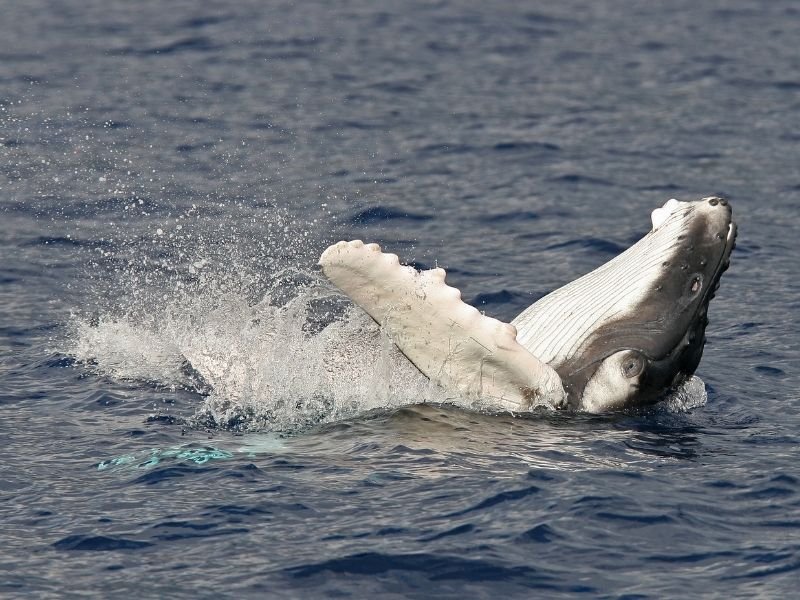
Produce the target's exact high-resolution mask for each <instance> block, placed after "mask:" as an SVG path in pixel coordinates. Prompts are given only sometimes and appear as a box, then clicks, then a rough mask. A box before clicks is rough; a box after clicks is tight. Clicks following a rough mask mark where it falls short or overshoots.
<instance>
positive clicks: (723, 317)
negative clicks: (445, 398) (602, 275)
mask: <svg viewBox="0 0 800 600" xmlns="http://www.w3.org/2000/svg"><path fill="white" fill-rule="evenodd" d="M798 39H800V9H798V7H797V6H796V3H794V2H790V1H789V0H776V1H774V2H769V3H761V2H755V1H752V2H749V1H745V0H737V1H724V2H723V1H721V0H720V1H717V2H689V1H676V2H669V3H658V4H656V3H645V2H627V3H621V2H607V1H601V2H594V1H592V2H589V1H578V0H575V1H566V2H559V3H528V4H526V5H523V3H519V2H495V3H491V5H490V4H489V3H483V2H464V3H456V2H446V1H443V2H420V3H412V2H406V3H395V2H374V1H363V2H360V1H346V2H338V3H335V5H334V4H329V3H325V2H297V3H295V2H256V1H241V2H203V3H195V2H188V1H178V2H171V3H168V4H165V3H162V2H136V3H131V2H121V1H115V2H99V1H91V2H86V1H84V2H75V1H68V2H59V3H52V2H44V1H43V0H33V1H24V2H23V1H18V2H17V1H12V2H10V3H5V4H4V8H3V17H2V19H0V219H1V220H0V223H2V226H0V256H1V257H2V260H0V382H1V383H2V385H0V447H1V448H2V450H3V456H2V463H0V464H2V466H1V467H0V523H2V528H1V529H0V531H2V533H0V541H2V543H1V544H0V595H3V596H4V597H59V596H70V595H72V596H85V595H94V596H98V597H111V596H123V595H133V594H135V595H137V596H144V597H186V598H198V597H211V596H214V597H227V596H230V597H285V598H300V597H302V598H313V597H354V598H366V597H382V598H390V597H396V598H402V597H411V598H428V597H439V598H465V597H467V598H480V597H487V598H488V597H492V598H494V597H502V596H510V597H559V596H560V597H572V596H575V595H584V596H587V597H627V598H633V597H636V598H645V597H654V598H655V597H685V596H687V595H688V596H699V595H703V596H705V597H725V598H729V597H752V596H755V595H759V596H761V597H776V598H777V597H790V596H792V595H794V594H796V593H797V585H798V581H800V470H799V469H798V442H800V433H798V432H800V392H798V384H800V376H799V373H800V368H799V367H800V344H798V339H800V337H799V335H798V334H800V331H799V330H800V328H799V327H798V324H797V323H798V319H799V318H800V302H799V301H798V297H800V285H799V284H798V278H799V277H800V267H799V266H798V264H799V263H798V251H797V230H798V227H800V210H799V209H800V167H798V165H800V54H798V52H797V40H798ZM710 194H721V195H724V196H726V197H728V198H729V199H730V200H731V202H732V205H733V207H734V216H735V218H736V220H737V221H738V224H739V230H740V233H739V243H738V247H737V249H736V251H735V252H734V255H733V257H732V266H731V269H730V271H729V272H728V273H726V274H725V276H724V277H723V281H722V287H721V289H720V292H719V294H718V297H717V298H716V299H715V300H714V302H713V303H712V306H711V310H710V317H711V325H710V326H709V331H708V337H709V343H708V345H707V347H706V352H705V356H704V358H703V362H702V363H701V365H700V369H699V371H698V375H699V376H700V377H701V378H702V380H703V381H704V382H705V384H706V388H707V393H708V399H707V402H705V403H702V402H700V403H698V405H696V406H693V407H692V406H684V407H683V408H675V407H672V408H670V407H659V408H656V409H653V410H649V411H646V412H644V413H636V414H627V415H625V414H623V415H610V416H600V417H588V416H581V415H571V416H570V415H563V414H540V415H535V416H533V417H529V418H513V417H510V416H491V415H485V414H480V413H476V412H473V411H469V410H464V409H462V408H458V407H454V406H443V405H439V404H435V403H434V404H424V405H416V406H403V405H408V404H414V403H415V402H418V401H420V400H424V399H426V398H427V397H428V396H427V394H429V393H430V392H431V391H430V390H426V389H424V387H419V386H417V387H415V385H417V384H418V383H419V382H418V381H417V380H414V379H413V377H412V378H410V379H409V377H407V374H403V373H401V372H398V371H397V369H396V367H395V366H394V363H393V362H392V357H391V349H390V348H387V347H385V344H384V345H381V344H379V345H378V346H377V347H376V346H372V347H370V345H369V344H368V343H367V341H365V340H366V338H368V337H369V335H371V334H370V331H371V330H370V324H369V322H368V321H366V320H363V319H361V320H360V319H359V316H358V315H357V314H354V313H352V312H348V309H347V305H346V303H345V302H343V301H342V299H341V298H340V297H337V296H336V295H335V294H334V293H333V291H332V290H331V289H330V288H329V287H326V285H325V283H324V282H323V281H322V280H321V279H320V278H319V275H318V272H317V270H316V267H315V261H316V258H317V256H318V255H319V253H320V251H321V250H322V249H324V248H325V247H326V246H327V245H328V244H329V243H332V242H334V241H337V240H338V239H343V238H355V237H358V238H362V239H368V240H371V241H377V242H380V243H381V244H382V245H383V246H384V247H385V248H387V249H388V250H391V251H394V252H397V253H398V254H400V255H401V256H402V257H403V258H404V259H405V260H406V261H409V262H412V263H413V264H417V265H419V266H426V267H429V266H432V265H435V264H438V265H441V266H445V267H446V268H447V269H448V272H449V275H448V282H449V283H450V284H451V285H455V286H457V287H460V288H461V289H462V291H463V295H464V298H465V299H467V300H469V301H471V302H473V303H475V304H477V305H480V307H481V308H482V309H483V310H485V311H486V312H487V313H488V314H491V315H493V316H496V317H498V318H502V319H511V318H513V317H514V316H515V315H516V314H517V313H518V312H519V311H521V310H522V309H523V308H525V307H526V306H527V305H528V304H529V303H531V302H532V301H533V300H535V299H536V298H538V297H540V296H541V295H543V294H544V293H546V292H547V291H549V290H551V289H553V288H555V287H557V286H559V285H561V284H563V283H565V282H567V281H569V280H571V279H573V278H575V277H577V276H578V275H580V274H583V273H584V272H586V271H588V270H590V269H592V268H594V267H596V266H597V265H599V264H601V263H603V262H605V261H606V260H608V259H609V258H610V257H612V256H614V255H615V254H616V253H618V252H619V251H621V250H622V249H624V248H625V247H627V246H628V245H629V244H630V243H632V242H633V241H635V240H636V239H638V238H639V237H640V236H641V235H642V234H643V233H644V232H645V231H647V229H648V228H649V213H650V211H651V210H653V209H654V208H655V207H657V206H660V205H661V204H662V203H663V202H664V201H665V200H667V199H668V198H671V197H677V198H679V199H684V200H689V199H695V198H698V197H701V196H706V195H710ZM331 349H335V350H336V353H335V355H336V356H340V355H341V356H344V357H345V358H347V359H348V360H349V361H350V362H347V364H345V365H343V366H342V367H341V368H339V369H332V370H330V371H325V372H326V373H329V374H330V373H332V376H329V377H328V379H326V378H324V377H322V375H321V373H322V371H323V369H322V366H321V365H322V364H323V363H324V360H325V359H326V357H329V356H331V355H332V354H333V353H332V351H331ZM347 349H351V350H352V351H351V352H349V353H348V350H347ZM187 359H188V360H187ZM359 361H361V362H359ZM345 362H346V361H345ZM354 365H355V366H354Z"/></svg>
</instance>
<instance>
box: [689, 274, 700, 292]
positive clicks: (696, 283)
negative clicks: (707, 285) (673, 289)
mask: <svg viewBox="0 0 800 600" xmlns="http://www.w3.org/2000/svg"><path fill="white" fill-rule="evenodd" d="M702 289H703V276H702V275H701V274H700V273H695V274H694V275H692V277H691V279H689V286H688V292H689V295H690V296H695V295H697V293H698V292H699V291H700V290H702Z"/></svg>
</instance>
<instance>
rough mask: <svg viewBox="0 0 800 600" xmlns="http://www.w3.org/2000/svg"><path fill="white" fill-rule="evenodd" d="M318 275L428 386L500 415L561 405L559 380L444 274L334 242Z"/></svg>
mask: <svg viewBox="0 0 800 600" xmlns="http://www.w3.org/2000/svg"><path fill="white" fill-rule="evenodd" d="M319 264H320V266H322V270H323V272H324V273H325V275H326V276H327V277H328V279H330V280H331V281H332V282H333V283H334V284H335V285H336V286H337V287H339V288H340V289H341V290H342V291H343V292H344V293H345V294H347V295H348V296H349V297H350V298H351V299H352V300H353V302H355V303H356V304H358V305H359V306H360V307H361V308H363V309H364V310H365V311H366V312H367V313H368V314H369V315H370V316H371V317H372V318H373V319H375V320H376V321H377V322H378V323H379V324H380V325H381V326H382V327H383V328H384V329H385V330H386V331H387V332H388V334H389V337H390V338H391V339H392V341H393V342H394V343H395V344H396V345H397V347H398V348H400V350H401V351H402V352H403V354H405V355H406V356H407V357H408V359H409V360H411V362H412V363H414V364H415V365H416V367H417V368H418V369H419V370H420V371H422V373H424V374H425V375H426V376H427V377H428V378H429V379H431V380H432V381H434V382H435V383H438V384H440V385H442V386H443V387H444V388H445V389H448V390H451V391H453V392H455V393H457V394H459V395H460V396H463V397H467V398H482V399H485V400H490V401H494V402H495V403H496V404H497V405H498V406H499V407H500V408H502V409H505V410H513V411H518V410H528V409H530V408H532V407H534V406H539V405H547V406H551V407H553V406H555V407H558V406H561V405H562V404H563V402H564V390H563V387H562V385H561V379H560V377H559V376H558V374H557V373H556V372H555V371H554V370H553V369H552V368H551V367H550V366H549V365H547V364H545V363H543V362H542V361H540V360H538V359H537V358H536V357H535V356H533V355H532V354H531V353H530V352H528V351H527V350H526V349H525V348H523V347H522V346H521V345H520V344H519V343H518V342H517V340H516V335H517V331H516V328H515V327H514V326H513V325H510V324H508V323H503V322H501V321H498V320H497V319H493V318H491V317H487V316H485V315H483V314H481V313H480V312H479V311H478V310H477V309H476V308H474V307H472V306H469V305H468V304H465V303H464V302H462V301H461V292H459V291H458V290H457V289H456V288H453V287H450V286H448V285H447V284H446V283H445V282H444V279H445V271H444V270H443V269H431V270H429V271H422V272H419V271H417V270H416V269H414V268H413V267H409V266H402V265H400V262H399V260H398V258H397V256H396V255H395V254H384V253H382V252H381V249H380V247H379V246H378V245H377V244H367V245H365V244H364V243H363V242H361V241H358V240H356V241H352V242H339V243H338V244H334V245H333V246H331V247H329V248H328V249H327V250H325V252H324V253H323V254H322V256H321V257H320V260H319Z"/></svg>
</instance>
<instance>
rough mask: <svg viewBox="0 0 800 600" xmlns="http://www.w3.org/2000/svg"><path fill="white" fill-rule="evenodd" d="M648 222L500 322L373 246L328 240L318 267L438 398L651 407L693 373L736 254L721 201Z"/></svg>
mask: <svg viewBox="0 0 800 600" xmlns="http://www.w3.org/2000/svg"><path fill="white" fill-rule="evenodd" d="M651 220H652V229H651V230H650V231H649V232H648V233H647V234H646V235H645V236H644V237H643V238H642V239H641V240H639V241H638V242H637V243H636V244H634V245H633V246H631V247H630V248H628V249H627V250H625V251H624V252H622V253H621V254H620V255H618V256H616V257H615V258H613V259H611V260H610V261H608V262H607V263H605V264H603V265H601V266H600V267H598V268H597V269H595V270H594V271H591V272H590V273H588V274H586V275H583V276H582V277H579V278H578V279H576V280H574V281H572V282H570V283H568V284H566V285H565V286H563V287H561V288H559V289H557V290H555V291H553V292H551V293H550V294H548V295H546V296H544V297H543V298H541V299H540V300H538V301H537V302H536V303H534V304H532V305H531V306H530V307H528V308H527V309H526V310H524V311H523V312H522V313H521V314H520V315H519V316H517V317H516V318H515V319H514V320H512V321H511V323H503V322H501V321H499V320H497V319H494V318H492V317H489V316H486V315H484V314H482V313H481V312H480V311H478V310H477V309H476V308H474V307H472V306H469V305H468V304H466V303H464V302H462V300H461V293H460V292H459V290H457V289H456V288H453V287H450V286H448V285H447V284H446V283H445V276H446V273H445V271H444V270H443V269H440V268H435V269H430V270H426V271H417V270H416V269H414V268H413V267H410V266H403V265H401V264H400V261H399V258H398V257H397V256H396V255H394V254H388V253H384V252H382V251H381V248H380V247H379V246H378V245H377V244H364V243H363V242H362V241H360V240H354V241H342V242H339V243H337V244H334V245H332V246H330V247H329V248H328V249H327V250H325V252H323V254H322V256H321V257H320V260H319V265H320V266H321V267H322V270H323V273H324V274H325V276H326V277H327V278H328V279H329V280H330V281H331V282H332V283H333V284H334V285H336V286H337V287H338V288H339V289H340V290H342V291H343V292H344V293H345V294H346V295H347V296H348V297H349V298H350V299H351V300H352V301H353V302H354V303H355V304H357V305H358V306H360V307H361V308H362V309H364V311H366V312H367V313H368V314H369V315H370V316H371V317H372V318H373V319H374V320H375V321H377V322H378V324H379V325H380V326H381V328H382V329H383V330H384V331H385V332H386V333H387V334H388V336H389V338H390V339H391V340H392V342H393V343H394V344H395V345H396V346H397V347H398V348H399V349H400V351H401V352H402V353H403V354H404V355H405V357H406V358H408V360H410V361H411V363H413V364H414V365H415V366H416V368H417V369H419V371H421V372H422V373H423V374H424V375H425V376H426V377H428V378H429V379H430V380H431V381H433V382H434V383H436V384H438V385H440V386H441V387H443V388H444V389H445V390H446V391H447V392H448V393H453V394H456V395H458V396H460V397H465V398H475V399H481V400H483V401H485V402H488V404H489V406H490V407H493V408H496V409H498V410H504V411H511V412H524V411H529V410H532V409H533V408H536V407H539V406H547V407H550V408H554V409H568V410H574V411H585V412H593V413H599V412H605V411H609V410H616V409H621V408H626V407H631V406H640V405H648V404H652V403H655V402H657V401H658V400H660V399H662V398H664V397H665V396H666V395H667V394H668V392H669V391H670V390H672V389H675V388H676V387H677V386H679V385H681V384H682V383H683V382H684V381H685V380H686V379H687V378H689V377H690V376H691V375H692V374H693V373H694V372H695V370H696V369H697V366H698V364H699V362H700V358H701V356H702V353H703V346H704V345H705V330H706V325H708V316H707V315H708V305H709V302H710V301H711V299H712V298H713V297H714V294H715V292H716V290H717V288H718V287H719V282H720V278H721V276H722V273H723V272H724V271H725V270H726V269H727V268H728V266H729V264H730V254H731V251H732V250H733V248H734V246H735V239H736V224H735V223H734V222H733V220H732V213H731V207H730V204H729V203H728V202H727V201H726V200H725V199H724V198H720V197H717V196H711V197H707V198H702V199H701V200H696V201H691V202H679V201H678V200H675V199H672V200H669V201H667V202H666V203H665V204H664V205H663V206H662V207H661V208H657V209H656V210H654V211H653V212H652V215H651Z"/></svg>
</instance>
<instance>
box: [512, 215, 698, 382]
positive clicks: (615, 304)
mask: <svg viewBox="0 0 800 600" xmlns="http://www.w3.org/2000/svg"><path fill="white" fill-rule="evenodd" d="M667 206H670V208H672V206H671V205H669V204H668V205H665V208H666V207H667ZM658 210H662V211H663V210H664V209H658ZM657 216H658V218H659V221H658V223H659V227H658V228H657V229H658V233H657V235H656V232H655V231H651V232H650V233H648V234H647V235H646V236H645V237H643V238H642V239H641V240H639V241H638V242H637V243H636V244H634V245H633V246H631V247H630V248H628V249H627V250H626V251H625V252H623V253H622V254H620V255H619V256H617V257H615V258H613V259H612V260H610V261H609V262H607V263H605V264H604V265H602V266H600V267H598V268H597V269H595V270H594V271H592V272H590V273H588V274H586V275H584V276H583V277H580V278H578V279H576V280H575V281H572V282H570V283H568V284H566V285H565V286H563V287H561V288H559V289H557V290H555V291H554V292H552V293H550V294H548V295H547V296H545V297H543V298H542V299H541V300H539V301H538V302H536V303H535V304H533V305H531V306H530V307H528V308H527V309H526V310H525V311H523V312H522V313H521V314H520V315H519V316H518V317H516V318H515V319H514V320H513V321H512V322H511V323H512V325H514V326H515V327H516V328H517V341H518V342H519V343H520V344H522V345H523V346H525V348H527V349H528V351H529V352H531V354H533V355H534V356H536V357H538V358H539V359H540V360H542V361H544V362H546V363H547V364H549V365H551V366H557V365H560V364H562V363H563V362H564V361H565V360H566V359H568V358H569V357H571V356H574V355H575V354H576V352H579V351H580V349H581V347H582V346H583V345H584V344H585V343H586V342H587V340H588V338H589V337H590V336H591V335H592V333H593V332H594V331H596V330H597V328H598V327H600V326H602V325H603V324H604V323H608V322H610V321H612V320H617V319H620V318H625V317H626V316H631V315H632V314H633V312H634V310H635V308H634V307H636V306H637V305H640V304H641V302H642V299H643V298H644V296H645V295H646V294H648V293H649V292H650V291H652V289H653V288H654V286H656V285H657V280H658V278H659V277H660V276H661V275H662V273H663V269H664V267H663V266H662V264H663V262H664V261H667V260H671V259H672V257H673V255H674V253H675V243H676V239H677V237H678V235H679V234H680V233H681V229H682V227H683V224H682V221H681V220H680V219H678V218H674V219H670V218H668V217H669V215H667V216H666V217H665V216H663V215H660V214H659V215H656V214H654V215H653V221H654V223H656V222H657V221H656V217H657Z"/></svg>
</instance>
